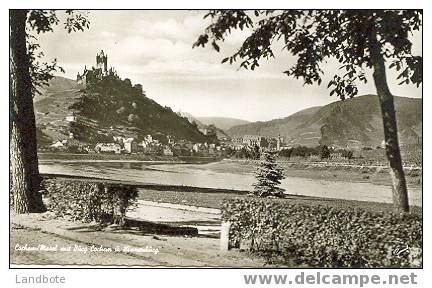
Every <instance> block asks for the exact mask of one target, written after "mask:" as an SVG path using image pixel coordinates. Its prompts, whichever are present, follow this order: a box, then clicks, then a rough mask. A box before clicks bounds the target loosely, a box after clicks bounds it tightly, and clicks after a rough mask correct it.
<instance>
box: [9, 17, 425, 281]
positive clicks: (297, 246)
mask: <svg viewBox="0 0 432 288" xmlns="http://www.w3.org/2000/svg"><path fill="white" fill-rule="evenodd" d="M422 21H423V10H421V9H420V10H412V9H408V10H394V9H393V10H351V9H349V10H322V9H319V10H314V9H310V10H25V9H18V10H17V9H11V10H9V30H10V33H9V35H10V38H9V51H10V53H9V62H10V67H9V68H10V76H9V83H10V89H9V91H10V95H9V103H10V106H9V107H10V108H9V109H10V111H9V112H10V120H9V136H10V139H9V145H10V151H9V155H10V165H9V166H10V171H9V180H10V189H9V192H10V203H9V206H10V247H9V251H10V266H11V267H13V268H20V267H41V266H42V267H47V268H49V267H54V266H55V267H75V268H79V267H84V266H85V267H94V268H100V267H107V266H109V267H132V266H134V267H141V268H151V267H167V268H186V267H187V268H209V267H213V268H422V267H423V194H422V184H423V165H422V164H423V153H422V148H423V105H422V101H423V100H422V88H423V86H422V83H423V57H422V55H423V51H422V46H423V38H422V36H423V23H422ZM302 273H303V272H302ZM253 276H254V275H249V276H247V277H245V281H246V282H245V283H246V284H249V283H252V284H254V283H258V282H256V281H262V279H261V278H259V279H258V280H257V279H256V277H257V276H256V275H255V278H253ZM327 276H328V275H327ZM336 276H337V275H336ZM405 276H407V275H405ZM44 277H45V276H43V275H42V276H40V279H39V278H38V279H36V278H34V277H33V278H34V279H33V278H32V277H24V276H18V275H17V278H16V283H47V282H44V281H48V282H50V281H51V282H50V283H60V282H58V281H60V278H59V279H54V278H53V279H51V278H52V277H51V278H49V279H48V278H47V279H48V280H47V279H45V278H46V277H45V278H44ZM47 277H48V276H47ZM56 277H57V276H56ZM248 277H249V278H248ZM317 277H321V276H317ZM329 277H330V276H329ZM398 277H399V276H398ZM401 277H402V276H401ZM407 277H408V276H407ZM396 278H397V277H396ZM396 278H395V279H393V280H394V281H396V280H397V281H399V282H391V281H392V279H388V280H383V282H380V283H381V284H383V283H385V281H387V282H388V283H399V284H401V283H402V284H406V283H405V282H403V281H402V278H400V279H399V278H397V279H396ZM411 278H412V277H411ZM411 278H407V279H411ZM260 279H261V280H260ZM295 279H297V278H295ZM299 279H300V278H299ZM305 279H308V278H305ZM320 279H321V278H320ZM325 279H327V280H328V281H332V282H331V283H332V284H351V283H347V282H344V281H345V278H343V279H342V278H341V279H339V280H337V279H336V280H335V279H334V275H333V276H332V278H326V277H322V281H326V280H325ZM329 279H330V280H329ZM404 279H405V278H404ZM411 280H412V281H414V280H415V279H411ZM411 280H410V281H411ZM35 281H36V282H35ZM37 281H39V282H37ZM52 281H55V282H52ZM248 281H249V282H248ZM266 281H267V280H266ZM278 281H279V280H278ZM281 281H282V280H281ZM284 281H285V280H284ZM293 281H294V280H293ZM295 281H297V280H295ZM334 281H336V282H334ZM337 281H341V282H340V283H339V282H337ZM368 281H369V280H368ZM370 281H372V280H370ZM407 281H408V280H407ZM412 281H411V282H409V283H411V284H412V283H413V282H412ZM260 283H261V282H260ZM287 283H288V282H287ZM293 283H294V282H293ZM296 283H297V282H296ZM323 283H324V282H323ZM370 283H372V282H370ZM374 284H376V283H374Z"/></svg>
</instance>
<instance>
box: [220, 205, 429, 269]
mask: <svg viewBox="0 0 432 288" xmlns="http://www.w3.org/2000/svg"><path fill="white" fill-rule="evenodd" d="M222 219H223V221H229V222H231V230H230V236H229V237H230V245H231V246H232V247H239V244H240V242H241V241H246V242H247V241H250V242H251V250H252V251H255V252H258V253H260V254H263V255H264V256H266V257H267V259H268V260H269V261H273V260H274V257H273V256H274V255H278V257H279V258H278V259H279V260H278V261H282V262H283V263H285V264H286V263H291V262H292V261H293V260H294V262H295V263H296V264H300V265H305V264H306V265H309V266H312V267H417V266H422V220H421V216H420V215H416V214H401V215H399V214H393V213H390V212H386V213H384V212H369V211H364V210H361V209H358V208H356V209H347V208H345V209H343V208H334V207H328V206H319V205H315V206H308V205H301V204H291V203H288V202H287V201H286V200H282V199H256V198H255V199H254V198H250V199H234V200H229V201H224V202H223V204H222ZM407 246H408V247H409V248H410V249H411V250H410V251H411V253H408V251H406V250H405V251H403V253H400V255H393V254H392V251H397V250H396V249H399V250H400V249H403V248H405V247H407Z"/></svg>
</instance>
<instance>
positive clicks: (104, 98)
mask: <svg viewBox="0 0 432 288" xmlns="http://www.w3.org/2000/svg"><path fill="white" fill-rule="evenodd" d="M35 114H36V123H37V127H38V132H39V136H40V137H39V138H40V139H44V140H45V141H44V142H46V139H51V140H52V141H56V140H62V139H67V138H69V135H70V133H73V137H74V139H75V140H77V141H79V142H83V143H96V142H102V141H110V140H112V136H124V137H135V138H141V137H143V136H144V135H146V134H152V135H156V137H157V135H159V136H160V138H161V139H164V138H165V139H166V136H168V135H169V136H170V137H171V138H174V139H186V140H190V141H193V142H204V141H211V139H208V138H207V137H206V136H204V135H203V134H202V133H200V132H199V131H198V129H197V128H196V127H195V126H193V125H192V124H190V123H189V121H188V120H187V119H185V118H182V117H179V116H178V115H177V114H176V113H174V112H173V111H172V110H171V109H170V108H169V107H162V106H160V105H159V104H158V103H156V102H155V101H153V100H152V99H150V98H148V97H146V96H144V95H143V94H142V91H141V90H140V89H139V88H137V87H136V86H132V85H131V83H130V81H129V80H128V79H126V80H121V79H120V78H118V77H106V78H103V80H101V81H99V82H98V83H97V84H93V85H89V86H87V87H86V88H83V87H80V86H79V85H78V84H77V83H76V82H75V81H73V80H70V79H66V78H61V77H54V78H53V79H52V80H51V81H50V85H49V86H48V87H46V88H45V89H44V91H43V93H42V95H40V96H38V97H36V98H35ZM69 115H75V117H76V121H67V120H66V117H67V116H69Z"/></svg>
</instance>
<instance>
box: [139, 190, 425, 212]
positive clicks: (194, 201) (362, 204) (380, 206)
mask: <svg viewBox="0 0 432 288" xmlns="http://www.w3.org/2000/svg"><path fill="white" fill-rule="evenodd" d="M185 188H186V187H185ZM196 190H197V191H188V189H186V190H184V188H183V187H174V186H171V187H163V186H161V187H158V189H155V187H143V188H140V189H139V194H138V199H140V200H146V201H153V202H161V203H172V204H183V205H191V206H198V207H208V208H216V209H219V208H220V207H221V202H222V201H223V200H229V199H234V198H246V197H252V196H248V193H247V192H246V191H234V190H231V191H228V190H227V191H225V192H222V191H215V192H212V189H206V190H201V191H203V192H199V188H197V189H196ZM280 201H289V202H290V203H294V204H303V205H325V206H331V207H336V208H344V209H355V208H360V209H364V210H367V211H388V212H390V211H393V205H392V204H390V203H379V202H367V201H354V200H343V199H331V198H320V197H310V196H301V195H287V196H286V198H284V199H281V200H280ZM411 210H412V213H416V214H421V213H422V208H421V207H417V206H413V207H411Z"/></svg>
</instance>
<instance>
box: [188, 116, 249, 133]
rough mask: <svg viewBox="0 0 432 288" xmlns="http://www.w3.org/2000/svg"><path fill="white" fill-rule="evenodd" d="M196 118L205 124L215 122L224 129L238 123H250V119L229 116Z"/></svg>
mask: <svg viewBox="0 0 432 288" xmlns="http://www.w3.org/2000/svg"><path fill="white" fill-rule="evenodd" d="M195 118H196V119H198V120H199V121H200V122H202V123H204V124H205V125H210V124H213V125H215V126H216V127H218V128H220V129H222V130H224V131H226V130H228V129H230V128H231V127H234V126H237V125H242V124H247V123H250V122H249V121H246V120H241V119H236V118H228V117H195Z"/></svg>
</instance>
